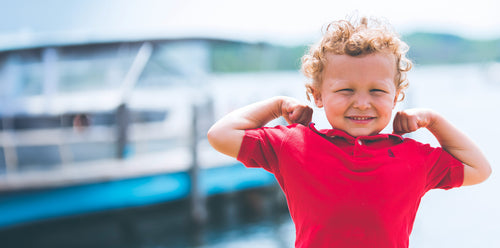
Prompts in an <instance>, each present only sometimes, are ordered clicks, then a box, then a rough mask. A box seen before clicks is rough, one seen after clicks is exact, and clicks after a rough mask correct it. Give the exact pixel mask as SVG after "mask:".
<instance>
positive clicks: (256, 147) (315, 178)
mask: <svg viewBox="0 0 500 248" xmlns="http://www.w3.org/2000/svg"><path fill="white" fill-rule="evenodd" d="M238 160H239V161H241V162H242V163H244V164H245V165H246V166H248V167H262V168H264V169H266V170H267V171H269V172H271V173H273V174H274V175H275V177H276V179H277V180H278V182H279V184H280V186H281V188H282V189H283V191H284V193H285V195H286V198H287V202H288V208H289V210H290V214H291V217H292V219H293V222H294V223H295V228H296V241H295V247H328V248H330V247H341V248H348V247H363V248H366V247H383V248H389V247H408V240H409V236H410V233H411V230H412V227H413V222H414V219H415V215H416V212H417V208H418V205H419V203H420V199H421V197H422V196H423V195H424V194H425V193H426V192H427V191H428V190H430V189H433V188H443V189H450V188H452V187H458V186H460V185H462V182H463V170H464V168H463V164H462V163H461V162H460V161H458V160H457V159H455V158H454V157H452V156H451V155H450V154H448V153H447V152H445V151H444V150H443V149H441V148H433V147H430V146H429V145H426V144H422V143H419V142H417V141H415V140H412V139H409V138H403V137H401V136H398V135H392V134H379V135H375V136H362V137H357V138H354V137H352V136H350V135H349V134H347V133H345V132H343V131H341V130H336V129H328V130H321V131H318V130H316V129H315V128H314V124H312V123H311V125H310V126H309V127H306V126H303V125H298V124H294V125H290V126H287V127H285V126H277V127H273V128H270V127H264V128H259V129H253V130H247V131H246V132H245V136H244V138H243V142H242V145H241V149H240V152H239V154H238Z"/></svg>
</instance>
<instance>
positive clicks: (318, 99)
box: [311, 88, 323, 108]
mask: <svg viewBox="0 0 500 248" xmlns="http://www.w3.org/2000/svg"><path fill="white" fill-rule="evenodd" d="M311 92H312V95H313V97H314V103H315V104H316V106H317V107H318V108H322V107H323V99H322V98H321V91H320V90H317V89H315V88H311Z"/></svg>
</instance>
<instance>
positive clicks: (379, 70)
mask: <svg viewBox="0 0 500 248" xmlns="http://www.w3.org/2000/svg"><path fill="white" fill-rule="evenodd" d="M326 59H327V63H326V67H325V70H324V80H328V79H336V80H347V81H362V82H365V81H366V82H374V81H386V80H390V81H391V82H395V76H396V71H397V67H396V58H395V56H394V55H393V54H390V53H373V54H368V55H363V56H357V57H353V56H349V55H338V54H332V53H329V54H327V56H326Z"/></svg>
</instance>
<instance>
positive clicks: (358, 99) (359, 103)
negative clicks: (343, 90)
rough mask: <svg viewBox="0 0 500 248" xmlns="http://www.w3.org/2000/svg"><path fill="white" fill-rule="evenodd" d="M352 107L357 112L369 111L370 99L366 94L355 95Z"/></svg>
mask: <svg viewBox="0 0 500 248" xmlns="http://www.w3.org/2000/svg"><path fill="white" fill-rule="evenodd" d="M353 100H354V102H353V105H352V107H353V108H356V109H359V110H366V109H369V108H370V106H371V103H370V97H369V96H367V95H366V94H355V95H354V99H353Z"/></svg>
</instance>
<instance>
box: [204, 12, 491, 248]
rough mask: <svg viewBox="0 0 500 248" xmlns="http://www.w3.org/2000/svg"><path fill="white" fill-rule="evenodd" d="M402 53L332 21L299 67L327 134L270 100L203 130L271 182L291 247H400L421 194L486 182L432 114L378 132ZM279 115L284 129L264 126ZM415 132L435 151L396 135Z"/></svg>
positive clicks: (392, 38) (480, 166)
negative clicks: (432, 141)
mask: <svg viewBox="0 0 500 248" xmlns="http://www.w3.org/2000/svg"><path fill="white" fill-rule="evenodd" d="M369 22H370V23H369ZM407 50H408V49H407V45H406V44H405V43H404V42H402V41H401V40H400V39H399V38H398V36H397V34H395V33H394V32H392V31H391V30H390V29H389V28H388V27H387V26H385V25H384V24H381V23H379V22H377V21H369V20H367V19H366V18H362V19H361V20H359V21H358V22H357V23H351V22H349V21H337V22H333V23H331V24H330V25H329V26H328V27H327V29H326V32H325V34H324V36H323V38H322V39H321V41H320V42H319V43H318V45H317V46H315V47H312V48H311V50H310V52H309V54H306V55H305V56H304V57H303V65H302V71H303V72H304V74H305V75H306V76H307V77H308V78H310V79H312V82H311V83H309V84H308V85H306V87H307V92H308V97H309V95H311V96H312V97H313V98H314V102H315V104H316V105H317V106H318V107H319V108H322V107H323V108H324V110H325V114H326V117H327V120H328V122H329V123H330V125H331V126H332V129H326V130H317V129H316V128H315V127H314V124H313V123H310V121H311V117H312V109H311V108H309V107H308V106H307V105H305V104H302V103H300V102H298V101H297V100H295V99H292V98H289V97H274V98H271V99H268V100H264V101H261V102H258V103H254V104H251V105H249V106H246V107H243V108H241V109H238V110H236V111H234V112H232V113H229V114H228V115H226V116H225V117H223V118H222V119H221V120H219V121H218V122H217V123H215V124H214V125H213V126H212V128H211V129H210V130H209V132H208V139H209V142H210V144H211V145H212V146H213V147H214V148H215V149H216V150H218V151H219V152H222V153H224V154H227V155H229V156H232V157H235V158H237V159H238V160H239V161H241V162H243V163H244V164H245V165H246V166H248V167H262V168H264V169H266V170H267V171H269V172H271V173H273V174H274V175H275V177H276V179H277V181H278V182H279V184H280V186H281V188H282V189H283V191H284V193H285V195H286V198H287V203H288V208H289V210H290V214H291V217H292V219H293V221H294V224H295V227H296V242H295V246H296V247H342V248H346V247H384V248H386V247H408V242H409V235H410V233H411V230H412V227H413V222H414V218H415V215H416V212H417V208H418V205H419V203H420V199H421V197H422V196H423V195H424V194H425V193H426V192H427V191H428V190H430V189H433V188H443V189H450V188H453V187H459V186H461V185H472V184H477V183H480V182H482V181H484V180H486V179H487V178H488V176H489V175H490V173H491V168H490V165H489V163H488V161H487V160H486V158H485V157H484V156H483V155H482V153H481V151H480V150H479V149H478V148H477V147H476V146H475V145H474V143H473V142H472V141H471V140H470V139H469V138H468V137H467V136H465V135H464V134H463V133H462V132H460V131H459V130H457V129H456V128H455V127H454V126H453V125H452V124H451V123H449V122H448V121H447V120H445V119H444V118H443V117H442V116H440V115H439V114H438V113H436V112H434V111H432V110H426V109H411V110H405V111H400V112H398V113H397V114H396V117H395V118H394V121H393V129H394V134H380V131H382V129H384V128H385V127H386V126H387V125H388V124H389V122H390V120H391V116H392V110H393V109H394V107H395V105H396V103H397V102H398V100H399V99H401V100H402V98H404V93H403V90H404V88H406V87H407V83H406V72H407V71H408V70H409V69H410V68H411V62H410V61H409V60H408V59H406V56H405V54H406V51H407ZM280 116H283V117H284V119H285V120H286V121H287V122H288V123H289V124H291V125H289V126H286V127H285V126H276V127H264V125H266V123H268V122H269V121H271V120H273V119H275V118H278V117H280ZM419 128H427V129H428V130H429V131H430V132H432V133H433V135H434V136H435V137H436V138H437V140H438V141H439V143H440V144H441V148H433V147H430V146H429V145H426V144H422V143H419V142H417V141H414V140H412V139H409V138H403V137H402V136H400V135H402V134H404V133H409V132H413V131H415V130H417V129H419Z"/></svg>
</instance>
